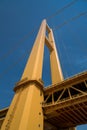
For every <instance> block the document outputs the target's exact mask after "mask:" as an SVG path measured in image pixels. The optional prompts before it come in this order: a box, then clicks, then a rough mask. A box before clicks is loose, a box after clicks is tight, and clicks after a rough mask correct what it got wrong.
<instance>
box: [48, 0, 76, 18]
mask: <svg viewBox="0 0 87 130" xmlns="http://www.w3.org/2000/svg"><path fill="white" fill-rule="evenodd" d="M77 1H78V0H73V1H72V2H70V3H69V4H67V5H65V6H64V7H63V8H61V9H59V10H57V11H56V12H55V13H53V14H52V15H50V16H48V17H47V20H50V19H52V18H53V17H55V16H57V15H58V14H60V13H62V12H63V11H64V10H65V9H67V8H69V7H70V6H72V5H74V4H75V3H76V2H77Z"/></svg>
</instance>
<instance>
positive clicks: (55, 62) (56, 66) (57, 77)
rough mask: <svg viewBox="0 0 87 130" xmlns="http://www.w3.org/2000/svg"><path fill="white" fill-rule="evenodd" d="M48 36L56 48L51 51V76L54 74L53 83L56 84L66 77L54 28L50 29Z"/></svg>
mask: <svg viewBox="0 0 87 130" xmlns="http://www.w3.org/2000/svg"><path fill="white" fill-rule="evenodd" d="M48 38H49V41H50V43H51V44H52V46H53V48H54V50H53V51H51V52H50V65H51V76H52V83H53V84H54V83H58V82H61V81H63V79H64V78H63V74H62V70H61V66H60V61H59V57H58V54H57V50H56V45H55V41H54V37H53V32H52V30H50V32H49V33H48Z"/></svg>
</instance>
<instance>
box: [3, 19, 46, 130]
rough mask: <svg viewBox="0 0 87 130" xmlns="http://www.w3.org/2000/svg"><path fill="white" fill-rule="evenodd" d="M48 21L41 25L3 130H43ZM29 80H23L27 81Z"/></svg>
mask: <svg viewBox="0 0 87 130" xmlns="http://www.w3.org/2000/svg"><path fill="white" fill-rule="evenodd" d="M45 31H46V20H44V21H43V22H42V24H41V27H40V30H39V33H38V35H37V38H36V40H35V43H34V46H33V49H32V51H31V54H30V57H29V59H28V62H27V64H26V67H25V69H24V73H23V75H22V78H21V81H20V82H19V83H18V84H17V86H16V87H15V89H14V90H15V96H14V98H13V101H12V103H11V105H10V108H9V110H8V113H7V115H6V118H5V121H4V122H3V124H2V127H1V130H43V110H42V104H41V103H42V102H43V89H42V88H43V84H42V83H41V82H40V81H39V79H41V78H42V65H43V53H44V42H45ZM26 78H27V80H23V79H26Z"/></svg>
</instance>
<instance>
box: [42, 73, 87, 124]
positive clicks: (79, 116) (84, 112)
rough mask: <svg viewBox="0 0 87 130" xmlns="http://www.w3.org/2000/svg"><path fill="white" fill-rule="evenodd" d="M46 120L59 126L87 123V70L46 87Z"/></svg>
mask: <svg viewBox="0 0 87 130" xmlns="http://www.w3.org/2000/svg"><path fill="white" fill-rule="evenodd" d="M43 110H44V115H45V120H46V121H48V122H49V123H51V124H53V125H54V126H57V127H70V126H76V125H80V124H86V123H87V72H85V73H81V74H78V75H76V76H74V77H72V78H69V79H66V80H64V81H63V82H61V83H59V84H55V85H52V86H49V87H47V88H45V89H44V103H43Z"/></svg>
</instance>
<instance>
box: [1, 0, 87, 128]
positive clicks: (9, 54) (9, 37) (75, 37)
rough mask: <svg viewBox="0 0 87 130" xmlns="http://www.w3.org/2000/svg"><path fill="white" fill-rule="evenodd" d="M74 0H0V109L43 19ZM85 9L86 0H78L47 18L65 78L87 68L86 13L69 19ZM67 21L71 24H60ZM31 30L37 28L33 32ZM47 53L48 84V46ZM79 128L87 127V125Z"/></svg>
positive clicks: (46, 73) (45, 74)
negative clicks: (52, 31)
mask: <svg viewBox="0 0 87 130" xmlns="http://www.w3.org/2000/svg"><path fill="white" fill-rule="evenodd" d="M72 1H73V0H55V1H53V0H43V1H41V0H37V1H35V0H32V1H30V0H15V1H14V0H8V1H7V0H0V109H1V108H4V107H7V106H9V104H10V102H11V100H12V97H13V94H14V93H13V87H14V85H15V83H16V82H17V81H19V80H20V77H21V75H22V73H23V70H24V66H25V64H26V62H27V58H28V56H29V54H30V51H31V48H32V46H33V43H34V40H35V37H36V34H37V32H38V29H39V26H40V24H41V21H42V20H43V19H44V18H48V17H49V16H51V15H52V14H55V12H57V11H58V10H60V9H61V8H63V7H64V6H65V5H67V4H69V3H70V2H72ZM86 11H87V0H76V2H75V3H74V4H73V5H72V6H70V7H68V8H66V9H64V10H63V11H62V12H61V13H59V14H58V15H55V16H54V17H51V18H50V19H48V21H47V22H48V24H49V26H50V27H51V28H52V29H53V30H54V36H55V41H56V46H57V49H58V52H59V57H60V61H61V66H62V70H63V74H64V77H65V78H68V77H70V76H73V75H75V74H77V73H80V72H83V71H86V70H87V14H86V15H84V16H81V17H79V18H77V19H75V20H73V21H70V19H71V18H72V17H75V16H78V15H79V14H80V13H82V12H86ZM65 21H68V23H67V24H65V25H64V26H61V27H60V25H61V24H63V23H64V22H65ZM69 21H70V22H69ZM58 27H60V28H58ZM32 30H35V31H33V32H34V33H33V34H32V35H30V33H31V32H32ZM44 56H45V58H44V66H43V70H44V71H43V80H44V82H45V85H46V86H47V85H49V84H51V80H50V69H49V52H48V49H47V48H46V47H45V55H44ZM78 130H87V125H86V126H80V127H78Z"/></svg>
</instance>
